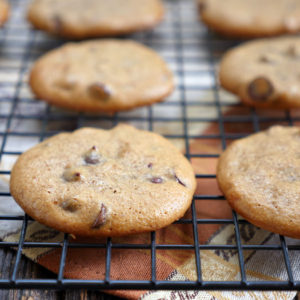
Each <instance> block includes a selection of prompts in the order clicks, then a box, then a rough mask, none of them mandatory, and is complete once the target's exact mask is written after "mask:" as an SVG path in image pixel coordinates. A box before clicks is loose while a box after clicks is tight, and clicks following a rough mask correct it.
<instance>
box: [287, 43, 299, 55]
mask: <svg viewBox="0 0 300 300" xmlns="http://www.w3.org/2000/svg"><path fill="white" fill-rule="evenodd" d="M286 54H287V55H288V56H289V57H291V58H295V57H297V49H296V47H295V46H294V45H290V46H289V47H288V49H287V50H286Z"/></svg>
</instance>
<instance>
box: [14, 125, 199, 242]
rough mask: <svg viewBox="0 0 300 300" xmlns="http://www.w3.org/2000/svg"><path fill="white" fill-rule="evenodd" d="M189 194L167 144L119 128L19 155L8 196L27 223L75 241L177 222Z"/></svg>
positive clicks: (185, 175) (187, 167) (177, 156)
mask: <svg viewBox="0 0 300 300" xmlns="http://www.w3.org/2000/svg"><path fill="white" fill-rule="evenodd" d="M195 187H196V180H195V176H194V172H193V169H192V167H191V164H190V163H189V162H188V160H187V159H186V158H185V157H184V156H183V154H181V153H180V151H179V150H177V148H176V147H175V146H173V144H171V143H170V142H169V141H168V140H166V139H165V138H163V137H161V136H159V135H157V134H155V133H151V132H147V131H142V130H138V129H135V128H134V127H131V126H129V125H125V124H121V125H118V126H117V127H115V128H114V129H112V130H101V129H95V128H83V129H79V130H77V131H75V132H73V133H61V134H59V135H56V136H54V137H51V138H49V139H47V140H45V141H44V142H42V143H40V144H38V145H37V146H35V147H33V148H32V149H30V150H28V151H27V152H25V153H24V154H22V155H21V156H20V157H19V159H18V161H17V162H16V164H15V166H14V167H13V170H12V173H11V182H10V188H11V194H12V195H13V197H14V199H15V200H16V201H17V202H18V203H19V205H20V206H21V207H22V208H23V209H24V211H25V212H26V213H28V214H29V215H30V216H31V217H33V218H34V219H35V220H37V221H39V222H41V223H43V224H45V225H48V226H50V227H53V228H55V229H57V230H60V231H63V232H67V233H71V234H74V235H76V236H77V235H78V236H95V237H97V236H101V237H102V236H121V235H127V234H134V233H140V232H147V231H152V230H156V229H159V228H162V227H164V226H167V225H169V224H171V223H172V222H174V221H176V220H178V219H179V218H181V217H182V216H183V215H184V213H185V212H186V210H187V209H188V208H189V206H190V205H191V201H192V197H193V194H194V191H195Z"/></svg>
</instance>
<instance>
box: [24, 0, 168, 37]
mask: <svg viewBox="0 0 300 300" xmlns="http://www.w3.org/2000/svg"><path fill="white" fill-rule="evenodd" d="M163 15H164V8H163V5H162V3H161V1H160V0H126V1H124V0H63V1H62V0H34V1H33V2H32V3H31V5H30V6H29V9H28V13H27V17H28V20H29V21H30V22H31V23H32V24H33V26H34V27H36V28H37V29H41V30H44V31H47V32H49V33H51V34H54V35H58V36H63V37H66V38H74V39H83V38H87V37H101V36H114V35H121V34H128V33H132V32H136V31H141V30H146V29H150V28H152V27H154V26H155V25H156V24H158V23H159V22H160V21H161V20H162V18H163Z"/></svg>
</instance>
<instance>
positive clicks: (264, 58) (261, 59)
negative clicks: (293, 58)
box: [258, 55, 272, 63]
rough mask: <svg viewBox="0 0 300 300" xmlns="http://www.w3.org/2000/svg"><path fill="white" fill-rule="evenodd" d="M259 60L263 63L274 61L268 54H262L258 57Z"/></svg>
mask: <svg viewBox="0 0 300 300" xmlns="http://www.w3.org/2000/svg"><path fill="white" fill-rule="evenodd" d="M258 61H259V62H262V63H271V62H272V61H271V60H270V59H269V58H268V57H267V56H266V55H262V56H260V57H259V58H258Z"/></svg>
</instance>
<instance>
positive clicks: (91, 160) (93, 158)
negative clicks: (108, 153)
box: [84, 146, 100, 165]
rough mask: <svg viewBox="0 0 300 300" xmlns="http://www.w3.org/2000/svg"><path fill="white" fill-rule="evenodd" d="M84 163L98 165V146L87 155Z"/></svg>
mask: <svg viewBox="0 0 300 300" xmlns="http://www.w3.org/2000/svg"><path fill="white" fill-rule="evenodd" d="M84 161H85V162H86V163H87V164H90V165H96V164H98V163H99V162H100V155H99V153H98V149H97V147H96V146H93V147H92V148H91V149H90V150H89V151H88V152H87V153H86V154H85V155H84Z"/></svg>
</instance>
